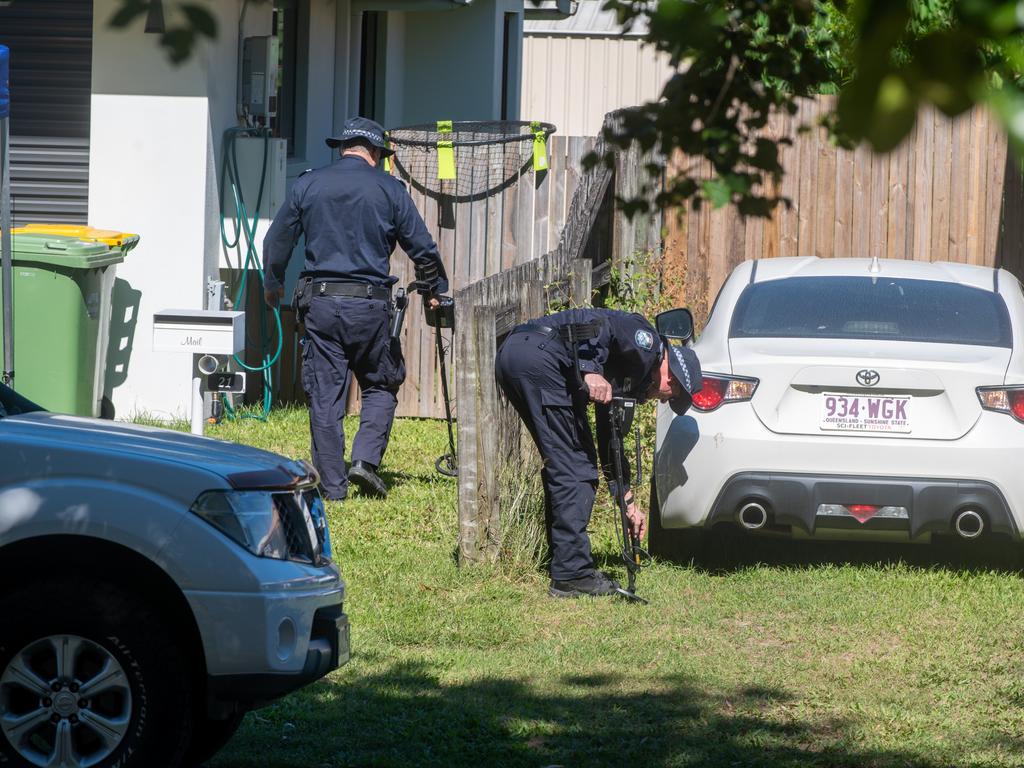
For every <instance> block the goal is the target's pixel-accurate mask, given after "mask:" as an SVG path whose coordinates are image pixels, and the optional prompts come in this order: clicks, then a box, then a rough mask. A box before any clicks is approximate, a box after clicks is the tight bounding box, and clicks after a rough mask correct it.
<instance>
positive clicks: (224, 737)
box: [184, 712, 245, 768]
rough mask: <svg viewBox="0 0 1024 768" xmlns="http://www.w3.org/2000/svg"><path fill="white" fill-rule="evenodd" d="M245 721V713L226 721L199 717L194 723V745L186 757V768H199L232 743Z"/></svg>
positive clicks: (190, 747)
mask: <svg viewBox="0 0 1024 768" xmlns="http://www.w3.org/2000/svg"><path fill="white" fill-rule="evenodd" d="M244 719H245V712H237V713H235V714H233V715H231V716H230V717H229V718H227V719H226V720H211V719H210V718H208V717H198V718H196V719H195V720H194V721H193V722H192V743H191V744H190V745H189V748H188V752H187V753H186V755H185V760H184V766H185V768H198V766H201V765H202V764H203V763H205V762H206V761H207V760H209V759H210V758H211V757H213V756H214V755H216V754H217V753H218V752H220V751H221V749H223V747H224V745H225V744H227V743H228V742H229V741H231V737H232V736H234V735H235V732H236V731H237V730H238V727H239V726H240V725H241V724H242V720H244Z"/></svg>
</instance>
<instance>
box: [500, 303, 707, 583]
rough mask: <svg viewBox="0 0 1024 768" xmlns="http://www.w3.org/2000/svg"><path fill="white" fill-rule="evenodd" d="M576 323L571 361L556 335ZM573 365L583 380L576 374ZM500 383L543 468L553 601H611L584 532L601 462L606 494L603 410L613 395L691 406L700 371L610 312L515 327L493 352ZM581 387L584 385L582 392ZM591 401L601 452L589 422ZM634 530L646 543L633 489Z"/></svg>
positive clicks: (647, 330) (639, 323) (565, 315)
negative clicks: (586, 597) (584, 598)
mask: <svg viewBox="0 0 1024 768" xmlns="http://www.w3.org/2000/svg"><path fill="white" fill-rule="evenodd" d="M568 324H573V325H574V326H575V328H576V329H582V330H581V331H579V332H577V333H575V334H574V337H575V339H577V341H576V347H577V354H576V355H574V354H572V350H571V349H570V348H569V346H568V345H569V343H570V342H568V341H566V340H565V339H564V334H563V333H562V329H563V327H564V326H567V325H568ZM577 361H578V366H579V374H577V372H576V370H575V368H576V365H577ZM495 376H496V378H497V380H498V384H499V386H500V387H501V389H502V391H503V392H504V393H505V396H506V397H507V398H508V399H509V401H510V402H511V404H512V406H513V407H514V408H515V409H516V411H517V412H518V413H519V415H520V416H521V417H522V419H523V421H524V422H525V423H526V426H527V428H528V429H529V430H530V434H531V435H532V436H533V440H534V442H535V443H536V444H537V448H538V450H539V451H540V455H541V458H542V459H543V460H544V468H543V470H542V473H541V476H542V479H543V483H544V497H545V498H544V500H545V517H546V524H547V534H548V545H549V548H550V552H551V566H550V571H551V584H550V588H549V593H550V594H551V595H552V596H554V597H576V596H579V595H612V594H615V593H616V590H617V589H618V588H619V585H618V583H617V582H615V581H614V580H612V579H611V578H609V577H608V576H606V575H605V574H603V573H600V572H598V571H597V570H596V569H595V568H594V562H593V559H592V558H591V554H590V539H589V537H588V536H587V525H588V524H589V522H590V514H591V510H592V508H593V506H594V495H595V492H596V490H597V479H598V474H597V457H598V455H600V458H601V465H602V468H603V470H604V475H605V479H606V480H607V481H608V483H609V487H610V489H611V492H612V494H613V495H614V494H615V493H617V490H618V489H617V488H616V487H615V479H614V475H613V468H612V467H611V460H610V456H611V452H610V440H611V429H610V425H609V407H608V404H609V403H610V402H611V400H612V398H613V397H625V398H632V399H636V400H637V401H638V402H642V401H644V400H647V399H652V398H653V399H657V400H660V401H662V402H668V403H669V404H670V406H671V407H672V409H673V410H674V411H675V412H676V413H684V412H685V411H686V409H687V408H689V406H690V403H691V396H692V395H693V393H695V392H697V391H699V390H700V388H701V384H702V380H701V373H700V364H699V363H698V361H697V356H696V355H695V354H694V352H693V351H692V350H691V349H689V348H688V347H685V346H683V345H682V344H678V343H670V342H669V340H668V339H666V338H664V337H660V336H659V335H658V333H657V331H655V329H654V328H653V327H652V326H651V324H650V323H648V322H647V320H645V319H644V318H643V317H642V316H640V315H638V314H630V313H626V312H620V311H616V310H609V309H572V310H566V311H564V312H558V313H556V314H552V315H548V316H546V317H543V318H540V319H538V320H534V321H531V322H528V323H524V324H522V325H519V326H517V327H516V328H515V329H513V331H512V333H511V334H510V335H509V337H508V338H507V339H506V340H505V342H504V343H503V344H502V346H501V348H500V349H499V350H498V356H497V359H496V361H495ZM581 379H582V381H583V384H584V387H583V388H581V387H580V380H581ZM588 401H592V402H594V403H596V404H597V405H596V409H597V410H596V417H597V418H596V423H597V448H595V445H594V437H593V435H592V434H591V432H590V425H589V423H588V421H587V403H588ZM624 470H625V478H624V480H625V484H626V488H625V489H624V491H625V493H626V503H627V508H628V512H627V513H628V516H629V520H630V528H631V531H632V533H634V534H636V536H637V537H638V538H639V537H642V536H643V534H644V532H645V530H646V528H647V521H646V518H645V516H644V514H643V513H642V512H641V511H639V510H638V509H637V507H636V503H635V500H634V499H633V494H632V491H631V490H630V489H629V483H630V476H629V463H628V462H625V467H624Z"/></svg>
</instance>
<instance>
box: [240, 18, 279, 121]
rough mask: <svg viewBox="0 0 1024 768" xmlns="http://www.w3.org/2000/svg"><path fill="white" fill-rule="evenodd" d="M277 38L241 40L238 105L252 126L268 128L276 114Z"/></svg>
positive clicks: (265, 36)
mask: <svg viewBox="0 0 1024 768" xmlns="http://www.w3.org/2000/svg"><path fill="white" fill-rule="evenodd" d="M277 62H278V43H277V38H276V37H272V36H270V35H264V36H262V37H247V38H245V41H244V42H243V43H242V106H243V107H245V109H246V110H247V111H248V113H249V115H250V116H251V117H252V118H253V122H254V123H255V124H256V125H261V126H265V127H270V125H271V121H272V120H273V118H274V117H276V115H277Z"/></svg>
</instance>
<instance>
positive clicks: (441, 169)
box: [437, 141, 455, 181]
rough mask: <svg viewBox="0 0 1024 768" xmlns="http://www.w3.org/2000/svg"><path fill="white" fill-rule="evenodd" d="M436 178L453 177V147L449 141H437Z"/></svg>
mask: <svg viewBox="0 0 1024 768" xmlns="http://www.w3.org/2000/svg"><path fill="white" fill-rule="evenodd" d="M437 178H438V179H440V180H442V181H443V180H445V179H454V178H455V147H454V146H452V143H451V142H450V141H439V142H437Z"/></svg>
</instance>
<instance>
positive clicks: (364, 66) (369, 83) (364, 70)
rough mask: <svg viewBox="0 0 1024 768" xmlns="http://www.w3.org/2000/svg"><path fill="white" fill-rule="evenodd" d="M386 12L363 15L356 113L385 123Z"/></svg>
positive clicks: (366, 12) (369, 12) (364, 13)
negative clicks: (357, 110)
mask: <svg viewBox="0 0 1024 768" xmlns="http://www.w3.org/2000/svg"><path fill="white" fill-rule="evenodd" d="M387 19H388V15H387V12H386V11H365V12H363V20H362V33H361V36H360V46H359V52H360V53H359V114H360V116H362V117H369V118H371V119H373V120H376V121H377V122H378V123H383V122H384V57H385V54H386V51H387Z"/></svg>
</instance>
